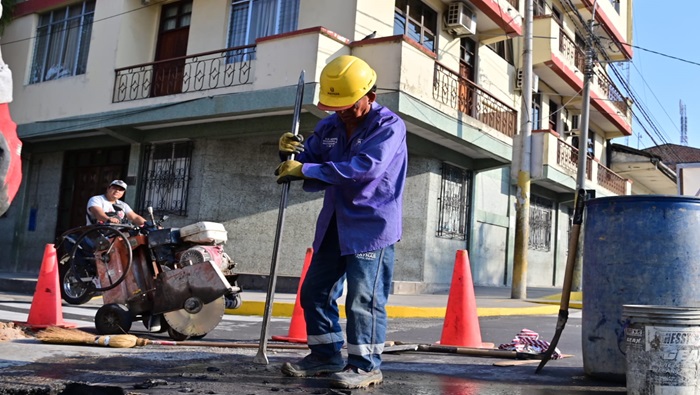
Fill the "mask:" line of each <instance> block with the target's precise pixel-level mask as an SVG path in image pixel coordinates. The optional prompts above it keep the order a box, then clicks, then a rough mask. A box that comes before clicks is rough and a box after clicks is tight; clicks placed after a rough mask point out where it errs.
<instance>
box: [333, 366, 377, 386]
mask: <svg viewBox="0 0 700 395" xmlns="http://www.w3.org/2000/svg"><path fill="white" fill-rule="evenodd" d="M383 380H384V376H383V375H382V371H381V370H379V369H374V370H372V371H370V372H365V371H364V370H362V369H359V368H356V367H354V366H351V365H348V366H347V367H346V368H345V369H343V371H342V372H338V373H334V374H333V375H331V377H330V385H331V387H333V388H346V389H354V388H367V387H369V386H370V385H379V384H381V382H382V381H383Z"/></svg>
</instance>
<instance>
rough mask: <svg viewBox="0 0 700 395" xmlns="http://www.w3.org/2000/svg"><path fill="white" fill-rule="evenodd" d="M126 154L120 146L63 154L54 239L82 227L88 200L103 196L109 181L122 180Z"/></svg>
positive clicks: (127, 151) (124, 172)
mask: <svg viewBox="0 0 700 395" xmlns="http://www.w3.org/2000/svg"><path fill="white" fill-rule="evenodd" d="M129 152H130V147H129V146H122V147H114V148H103V149H91V150H84V151H67V152H66V153H65V155H64V159H63V177H62V179H61V187H60V193H59V195H60V196H59V198H58V213H57V214H58V215H57V221H56V236H58V235H60V234H61V233H63V232H64V231H66V230H68V229H71V228H74V227H76V226H83V225H85V211H86V208H87V202H88V200H89V199H90V198H91V197H92V196H95V195H99V194H101V193H104V192H105V190H106V189H107V186H108V185H109V183H110V182H111V181H112V180H116V179H121V180H123V179H124V178H125V177H126V173H127V168H128V164H129Z"/></svg>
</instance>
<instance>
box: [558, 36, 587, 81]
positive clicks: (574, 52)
mask: <svg viewBox="0 0 700 395" xmlns="http://www.w3.org/2000/svg"><path fill="white" fill-rule="evenodd" d="M559 52H561V53H562V55H564V57H565V58H566V59H567V60H568V61H569V62H571V63H572V64H573V65H574V66H576V68H578V69H579V70H580V71H581V72H583V71H584V69H585V68H586V55H585V54H584V53H583V51H582V50H581V48H579V47H578V46H577V45H576V43H575V42H574V41H573V40H572V39H570V38H569V36H567V35H566V33H564V30H563V29H559Z"/></svg>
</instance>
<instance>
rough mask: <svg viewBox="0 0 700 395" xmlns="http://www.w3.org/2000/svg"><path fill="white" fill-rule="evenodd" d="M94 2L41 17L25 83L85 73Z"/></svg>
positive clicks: (64, 8) (51, 12) (86, 2)
mask: <svg viewBox="0 0 700 395" xmlns="http://www.w3.org/2000/svg"><path fill="white" fill-rule="evenodd" d="M94 15H95V0H90V1H84V2H81V3H77V4H73V5H70V6H67V7H63V8H59V9H56V10H53V11H50V12H48V13H46V14H43V15H41V17H40V18H39V25H38V26H37V29H36V44H35V46H34V60H33V61H32V70H31V75H30V76H29V83H30V84H35V83H38V82H43V81H49V80H56V79H59V78H63V77H70V76H74V75H79V74H85V69H86V66H87V57H88V50H89V49H90V36H91V34H92V21H93V18H94Z"/></svg>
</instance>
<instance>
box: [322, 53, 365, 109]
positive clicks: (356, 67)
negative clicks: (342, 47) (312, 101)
mask: <svg viewBox="0 0 700 395" xmlns="http://www.w3.org/2000/svg"><path fill="white" fill-rule="evenodd" d="M376 82H377V73H376V72H375V71H374V70H373V69H372V68H371V67H370V66H369V65H368V64H367V62H365V61H364V60H362V59H360V58H358V57H356V56H351V55H343V56H339V57H337V58H335V59H333V60H332V61H331V62H330V63H328V64H327V65H326V67H324V68H323V71H322V72H321V89H320V94H319V96H320V97H319V103H318V108H320V109H321V110H325V111H342V110H345V109H348V108H350V107H352V106H353V105H355V103H356V102H357V101H358V100H360V99H361V98H362V97H363V96H364V95H366V94H367V92H369V91H370V90H371V89H372V87H373V86H374V85H375V84H376Z"/></svg>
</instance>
